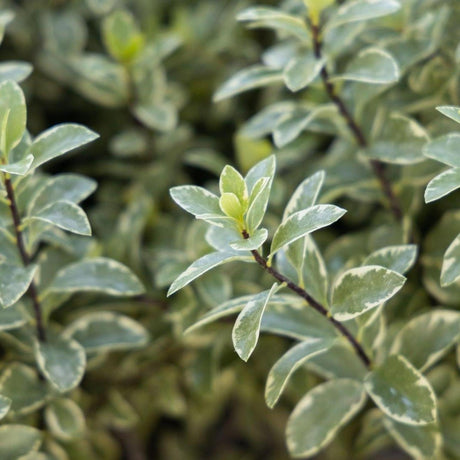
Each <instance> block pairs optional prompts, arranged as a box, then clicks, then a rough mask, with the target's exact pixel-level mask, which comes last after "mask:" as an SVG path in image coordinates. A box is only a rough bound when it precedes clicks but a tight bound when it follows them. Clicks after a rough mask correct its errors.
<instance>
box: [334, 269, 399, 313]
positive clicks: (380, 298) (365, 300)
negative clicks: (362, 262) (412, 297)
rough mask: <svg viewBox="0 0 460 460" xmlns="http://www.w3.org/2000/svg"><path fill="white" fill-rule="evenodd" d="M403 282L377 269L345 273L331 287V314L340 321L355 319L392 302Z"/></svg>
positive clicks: (391, 272)
mask: <svg viewBox="0 0 460 460" xmlns="http://www.w3.org/2000/svg"><path fill="white" fill-rule="evenodd" d="M405 282H406V278H405V277H404V276H402V275H400V274H399V273H397V272H395V271H393V270H388V269H387V268H383V267H380V266H378V265H368V266H364V267H358V268H352V269H350V270H347V271H345V272H344V273H342V274H341V275H340V276H339V277H338V279H337V280H336V282H335V284H334V288H333V291H332V306H331V313H332V314H333V315H334V318H336V319H337V320H339V321H345V320H348V319H351V318H355V317H356V316H359V315H362V314H363V313H365V312H366V311H368V310H370V309H372V308H375V307H378V306H379V305H380V304H382V303H383V302H386V301H387V300H388V299H391V297H393V296H394V295H395V294H396V293H397V292H398V291H399V290H400V289H401V288H402V287H403V285H404V283H405Z"/></svg>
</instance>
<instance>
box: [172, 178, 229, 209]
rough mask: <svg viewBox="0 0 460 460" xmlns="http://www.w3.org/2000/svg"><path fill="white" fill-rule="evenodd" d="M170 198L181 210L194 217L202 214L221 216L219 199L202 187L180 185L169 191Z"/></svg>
mask: <svg viewBox="0 0 460 460" xmlns="http://www.w3.org/2000/svg"><path fill="white" fill-rule="evenodd" d="M169 193H170V195H171V198H172V199H173V200H174V201H175V202H176V203H177V204H178V205H179V206H180V207H181V208H182V209H185V210H186V211H187V212H189V213H190V214H193V215H194V216H201V215H202V214H222V211H221V210H220V206H219V198H218V197H217V196H216V195H214V194H213V193H211V192H208V191H207V190H206V189H204V188H203V187H197V186H195V185H181V186H178V187H173V188H172V189H171V190H170V191H169Z"/></svg>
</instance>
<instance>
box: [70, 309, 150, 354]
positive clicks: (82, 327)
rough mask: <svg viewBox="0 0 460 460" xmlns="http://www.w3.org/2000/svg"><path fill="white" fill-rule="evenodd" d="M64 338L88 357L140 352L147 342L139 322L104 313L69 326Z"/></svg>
mask: <svg viewBox="0 0 460 460" xmlns="http://www.w3.org/2000/svg"><path fill="white" fill-rule="evenodd" d="M63 337H65V338H72V339H74V340H76V341H77V342H78V343H79V344H80V345H81V346H82V347H83V348H84V349H85V350H86V352H88V353H92V352H105V351H111V350H129V349H132V348H139V347H143V346H145V344H146V343H147V341H148V339H149V335H148V332H147V331H146V330H145V329H144V328H143V326H141V325H140V324H139V323H138V322H136V321H134V320H132V319H131V318H128V317H127V316H123V315H119V314H117V313H111V312H107V311H102V312H99V311H98V312H94V313H88V314H86V315H84V316H82V317H81V318H79V319H77V320H76V321H74V322H73V323H72V324H70V326H69V327H68V328H67V329H66V330H65V331H64V333H63Z"/></svg>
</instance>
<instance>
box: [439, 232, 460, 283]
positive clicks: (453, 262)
mask: <svg viewBox="0 0 460 460" xmlns="http://www.w3.org/2000/svg"><path fill="white" fill-rule="evenodd" d="M459 279H460V234H458V235H457V237H456V238H455V239H454V241H452V243H451V244H450V246H449V247H448V248H447V251H446V253H445V254H444V258H443V261H442V270H441V286H443V287H444V286H450V285H451V284H453V283H455V282H456V281H458V280H459Z"/></svg>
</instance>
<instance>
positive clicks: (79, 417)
mask: <svg viewBox="0 0 460 460" xmlns="http://www.w3.org/2000/svg"><path fill="white" fill-rule="evenodd" d="M45 420H46V424H47V426H48V429H49V430H50V432H51V433H52V434H53V436H55V437H56V438H57V439H60V440H61V441H70V440H72V439H78V438H80V437H81V436H82V435H83V433H84V431H85V428H86V426H85V416H84V414H83V412H82V410H81V409H80V407H78V406H77V404H75V402H73V401H72V400H71V399H65V398H61V399H56V400H54V401H53V402H52V403H51V404H49V405H48V406H47V407H46V409H45Z"/></svg>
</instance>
